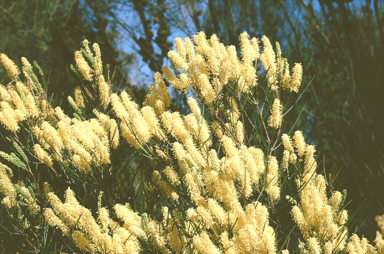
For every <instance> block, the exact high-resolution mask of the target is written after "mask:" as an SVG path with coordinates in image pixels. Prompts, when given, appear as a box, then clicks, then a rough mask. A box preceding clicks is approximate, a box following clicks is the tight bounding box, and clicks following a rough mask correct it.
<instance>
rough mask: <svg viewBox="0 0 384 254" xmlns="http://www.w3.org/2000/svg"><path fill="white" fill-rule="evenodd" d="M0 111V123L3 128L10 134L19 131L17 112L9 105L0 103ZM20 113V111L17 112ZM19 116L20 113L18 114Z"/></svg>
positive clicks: (3, 102)
mask: <svg viewBox="0 0 384 254" xmlns="http://www.w3.org/2000/svg"><path fill="white" fill-rule="evenodd" d="M0 106H1V111H0V121H1V123H2V124H3V125H4V127H5V128H6V129H7V130H9V131H12V132H16V131H18V130H19V129H20V127H19V118H20V117H19V114H17V111H15V110H13V109H12V107H11V105H9V103H8V102H5V101H2V102H0ZM19 112H20V111H19ZM20 114H21V112H20Z"/></svg>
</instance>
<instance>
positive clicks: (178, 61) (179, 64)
mask: <svg viewBox="0 0 384 254" xmlns="http://www.w3.org/2000/svg"><path fill="white" fill-rule="evenodd" d="M167 55H168V58H169V60H171V62H172V63H173V64H174V65H175V67H176V68H178V69H180V70H183V71H187V69H188V64H187V63H185V62H184V60H183V58H182V57H181V56H180V55H179V54H178V53H177V52H176V51H174V50H171V51H169V52H168V54H167Z"/></svg>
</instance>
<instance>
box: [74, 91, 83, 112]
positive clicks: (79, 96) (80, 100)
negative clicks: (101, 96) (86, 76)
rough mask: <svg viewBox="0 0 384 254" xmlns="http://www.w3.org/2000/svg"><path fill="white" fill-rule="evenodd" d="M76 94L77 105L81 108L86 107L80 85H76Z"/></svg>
mask: <svg viewBox="0 0 384 254" xmlns="http://www.w3.org/2000/svg"><path fill="white" fill-rule="evenodd" d="M74 96H75V102H76V104H77V106H78V107H79V108H85V105H84V97H83V94H82V92H81V88H80V86H76V87H75V92H74Z"/></svg>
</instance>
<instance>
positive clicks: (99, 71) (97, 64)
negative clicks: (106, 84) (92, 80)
mask: <svg viewBox="0 0 384 254" xmlns="http://www.w3.org/2000/svg"><path fill="white" fill-rule="evenodd" d="M92 46H93V50H94V51H95V57H94V58H93V61H94V65H95V67H94V69H95V74H96V76H99V75H102V74H103V62H102V61H101V51H100V46H99V44H97V43H94V44H93V45H92Z"/></svg>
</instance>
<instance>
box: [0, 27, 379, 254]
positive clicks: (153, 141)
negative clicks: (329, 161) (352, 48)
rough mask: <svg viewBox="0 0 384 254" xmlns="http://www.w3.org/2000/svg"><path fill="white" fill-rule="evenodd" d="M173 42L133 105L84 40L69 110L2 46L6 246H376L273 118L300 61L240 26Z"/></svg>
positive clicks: (293, 93)
mask: <svg viewBox="0 0 384 254" xmlns="http://www.w3.org/2000/svg"><path fill="white" fill-rule="evenodd" d="M175 47H176V50H171V51H169V53H168V57H169V59H170V60H171V62H172V65H171V66H166V67H164V68H163V69H162V73H159V72H157V73H156V74H155V84H153V85H151V86H150V90H149V93H148V94H147V95H146V97H145V100H144V103H143V106H139V105H138V104H137V103H136V102H135V101H133V100H132V98H131V97H130V95H129V94H128V93H127V92H126V91H118V92H117V93H113V91H112V89H111V82H112V81H111V76H110V71H109V69H108V68H104V65H103V62H102V57H101V51H100V47H99V45H98V44H97V43H94V44H92V46H91V45H90V43H89V42H88V41H87V40H85V41H84V42H83V49H81V50H80V51H76V52H75V65H76V69H75V68H73V72H74V74H75V76H76V77H77V78H78V84H79V85H78V86H77V87H76V88H75V89H74V91H73V97H72V96H69V97H68V98H67V99H68V102H69V104H70V105H71V106H72V110H71V111H68V112H64V111H63V110H62V108H61V107H60V106H59V105H55V104H54V103H52V102H51V101H50V100H49V98H48V97H47V94H46V91H45V90H44V88H43V87H42V85H41V84H42V82H43V81H42V78H44V74H43V72H42V70H41V68H40V67H39V66H38V64H36V63H35V64H34V66H32V65H31V64H30V63H29V62H28V60H27V59H25V58H22V63H23V66H22V68H21V70H20V69H19V67H18V66H16V65H15V64H14V62H13V61H12V60H11V59H9V58H8V57H7V55H5V54H1V56H0V58H1V61H2V63H3V65H4V67H5V69H6V71H7V73H8V76H9V77H10V78H11V80H12V81H11V82H10V83H9V84H8V85H7V86H3V85H1V87H0V96H1V102H0V106H1V111H0V121H1V123H2V125H3V126H4V127H5V128H6V129H7V130H8V132H7V133H6V140H7V141H8V142H9V144H10V145H11V146H12V149H13V150H14V151H13V152H11V153H9V154H8V153H5V152H0V156H1V157H2V158H3V160H2V163H1V164H0V169H1V170H0V191H1V193H2V194H1V195H2V196H1V198H2V202H1V203H2V207H1V210H0V212H1V215H2V216H1V220H2V225H4V226H3V227H4V228H6V229H7V231H8V235H7V236H6V238H7V239H10V241H14V242H17V241H20V242H22V243H23V246H20V245H18V244H17V245H15V246H7V248H10V249H12V250H15V251H16V248H21V250H23V251H25V250H32V251H36V252H39V251H40V252H48V251H51V250H60V251H67V252H74V251H79V250H80V251H82V252H92V253H184V252H185V253H190V252H191V253H192V252H194V253H276V252H282V253H289V252H292V253H294V252H301V253H337V252H340V253H345V252H349V253H383V252H384V240H383V237H382V235H381V234H380V233H379V232H377V238H376V241H375V243H374V244H373V245H371V244H370V243H368V241H367V239H365V238H364V237H361V238H360V237H359V236H357V235H356V234H354V232H353V229H352V227H350V224H351V222H353V221H352V220H350V219H349V217H350V216H349V215H348V212H347V210H346V209H345V206H346V192H344V193H343V194H342V193H341V192H339V191H337V190H333V189H332V188H330V186H329V184H328V179H327V178H326V175H323V174H321V173H320V172H321V170H317V164H318V163H317V160H316V151H315V147H314V145H312V144H308V143H306V141H305V137H304V135H303V133H302V131H300V130H296V129H295V124H293V125H289V126H287V125H286V124H285V121H284V119H285V117H286V116H287V115H288V114H293V112H294V111H292V108H294V107H295V106H296V104H297V101H298V100H299V99H300V97H301V95H302V92H303V91H304V90H305V89H300V88H301V83H302V75H303V68H302V65H301V64H299V63H295V64H292V63H289V60H288V59H286V58H284V57H283V56H282V52H281V48H280V45H279V43H276V44H275V46H273V45H272V43H271V42H270V40H269V39H268V38H267V37H265V36H263V37H262V38H261V39H258V38H252V39H250V38H249V36H248V34H247V33H245V32H244V33H242V34H241V35H240V49H239V50H237V49H236V47H235V46H225V45H224V44H222V43H221V42H220V41H219V38H218V37H217V36H215V35H212V36H211V37H210V38H208V39H207V38H206V35H205V34H204V33H203V32H200V33H198V34H196V35H194V36H193V39H191V38H185V39H184V40H182V39H180V38H177V39H176V40H175ZM163 75H164V76H163ZM164 77H165V79H164ZM306 87H308V86H306ZM170 90H173V91H175V94H176V96H171V95H170ZM300 90H301V91H300ZM299 92H300V93H299ZM63 197H64V199H63ZM61 200H63V201H64V202H63V201H61ZM377 221H378V222H379V225H381V224H382V223H383V219H382V217H377ZM382 233H384V232H382Z"/></svg>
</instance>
